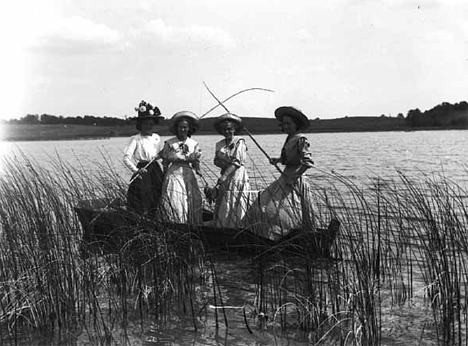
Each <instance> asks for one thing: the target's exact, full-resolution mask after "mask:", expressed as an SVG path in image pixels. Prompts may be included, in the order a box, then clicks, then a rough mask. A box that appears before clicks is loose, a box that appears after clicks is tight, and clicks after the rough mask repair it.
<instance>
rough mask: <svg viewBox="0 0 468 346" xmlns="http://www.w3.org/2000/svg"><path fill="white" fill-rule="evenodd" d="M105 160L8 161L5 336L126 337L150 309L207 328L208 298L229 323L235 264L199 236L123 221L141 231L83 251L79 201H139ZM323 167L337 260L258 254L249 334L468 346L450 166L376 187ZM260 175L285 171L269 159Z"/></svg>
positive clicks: (322, 221)
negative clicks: (229, 277)
mask: <svg viewBox="0 0 468 346" xmlns="http://www.w3.org/2000/svg"><path fill="white" fill-rule="evenodd" d="M102 162H103V165H102V166H101V167H96V168H95V169H93V170H92V171H89V170H86V169H85V168H84V167H81V168H77V165H73V166H71V165H69V164H66V163H64V162H63V161H61V160H60V159H57V160H55V161H53V163H52V164H51V165H50V166H49V169H48V170H46V169H44V168H41V167H42V165H40V164H38V163H36V162H34V161H32V160H30V159H28V158H25V157H18V158H16V159H15V160H10V161H8V160H7V161H6V162H5V163H4V165H5V166H4V169H3V171H4V172H5V173H4V176H3V177H2V178H1V179H0V217H1V229H0V232H1V242H0V297H1V298H0V324H1V326H2V328H3V330H4V333H2V334H1V337H2V339H0V341H2V342H5V343H6V342H9V341H11V340H17V339H21V336H22V335H25V333H24V328H25V327H27V328H30V329H33V330H36V331H40V332H41V333H42V334H43V335H54V339H53V342H54V343H57V344H58V343H60V342H63V343H73V342H74V341H76V340H77V339H78V338H80V339H82V338H83V335H84V336H86V340H87V341H86V342H91V343H95V344H125V343H128V342H129V340H130V339H131V337H132V335H135V332H134V331H135V330H140V332H141V333H143V332H144V328H145V321H146V320H148V319H151V320H157V321H159V322H161V323H162V325H163V326H164V324H165V323H169V322H168V321H170V319H171V318H173V317H174V316H186V317H188V318H189V319H190V320H192V322H193V329H194V330H197V326H199V324H200V317H201V315H202V314H205V317H206V316H208V305H209V304H208V303H212V305H214V306H217V307H219V309H215V310H214V314H215V316H214V319H215V321H216V328H220V326H221V325H222V324H224V325H225V326H226V328H227V326H228V325H229V323H230V321H229V315H227V314H226V311H227V307H225V304H226V297H225V293H226V292H225V289H224V288H223V287H222V282H221V281H220V279H219V277H220V275H219V274H220V273H222V267H219V263H218V262H217V259H216V256H214V255H212V254H210V255H207V253H206V251H205V249H204V248H203V246H202V244H201V243H200V242H199V241H197V240H196V239H193V238H192V237H188V236H187V235H186V234H184V233H183V232H180V231H177V230H174V229H170V228H168V227H164V226H162V225H161V224H158V223H157V222H155V221H154V220H151V219H141V218H140V219H141V220H140V219H139V220H140V221H139V222H138V223H134V222H129V223H125V222H122V224H121V226H120V227H119V229H117V230H115V232H117V233H115V236H116V237H117V235H118V234H127V235H128V234H130V235H131V236H127V237H124V239H125V240H124V242H123V243H120V244H119V251H115V253H113V254H109V253H107V254H106V253H104V252H102V253H99V252H96V251H95V249H91V248H89V249H86V248H84V249H83V248H82V247H80V244H81V243H82V242H81V240H82V237H83V233H82V232H83V231H82V229H81V226H80V223H79V220H78V219H77V216H76V214H75V212H74V209H73V208H74V207H75V206H76V205H78V204H79V203H84V201H89V200H93V199H97V198H99V199H101V200H103V201H104V202H103V206H104V207H106V208H107V209H112V208H113V206H114V205H115V204H119V203H121V201H122V200H124V197H125V193H126V188H127V183H126V182H125V181H122V180H121V178H120V177H119V176H118V175H117V174H116V173H115V171H114V170H113V169H112V167H110V166H109V164H108V163H107V161H106V160H105V159H103V160H102ZM204 168H205V170H204V175H205V179H206V180H208V181H210V182H214V181H215V179H216V176H217V173H216V172H214V171H213V170H209V169H208V168H207V167H204ZM320 174H321V179H320V180H314V176H313V175H312V176H311V183H312V187H311V191H310V193H311V195H312V196H313V199H314V218H315V222H316V224H317V225H318V226H319V227H325V228H326V226H327V225H328V223H329V221H330V219H332V218H336V219H338V220H339V221H340V223H341V228H340V233H339V236H338V239H337V241H336V242H335V243H334V244H333V246H332V248H331V251H330V256H328V257H323V258H320V257H319V258H316V257H314V256H313V254H311V253H308V252H301V253H297V254H295V256H290V257H289V256H285V255H280V256H278V255H274V254H272V255H270V254H269V253H268V255H267V256H255V257H253V259H252V260H251V267H252V268H253V271H254V273H255V275H254V278H253V279H254V282H255V299H253V300H252V301H249V302H245V304H244V305H242V306H241V308H242V309H239V313H240V314H243V316H242V319H243V320H245V325H246V326H247V328H248V329H249V331H250V332H252V333H256V332H257V331H258V330H259V329H260V330H263V329H265V328H266V329H267V330H269V331H271V332H272V333H276V332H281V333H288V332H290V331H291V330H294V331H297V335H299V334H300V335H301V337H302V340H303V341H304V343H308V344H312V345H330V344H333V345H385V344H405V345H467V344H468V342H467V336H466V330H467V323H468V319H467V310H466V309H467V304H466V296H467V291H468V286H467V282H468V280H467V279H468V272H467V253H468V240H467V237H466V230H467V223H468V208H467V198H468V197H467V196H468V193H467V190H466V187H463V186H459V185H458V184H457V183H456V182H454V181H450V180H449V179H447V178H446V177H444V176H438V175H432V176H430V175H420V176H419V177H418V178H417V179H416V178H412V177H408V176H406V175H404V174H403V173H400V176H399V179H396V180H389V179H385V178H384V177H378V176H377V177H370V179H369V181H370V182H369V183H367V182H366V183H362V182H356V181H355V180H352V179H349V178H347V177H344V176H341V175H339V174H336V173H328V172H320ZM251 177H255V178H256V184H258V186H259V185H261V184H262V183H266V182H267V181H268V180H271V177H270V178H268V177H265V175H264V174H262V173H261V170H260V169H259V170H258V171H257V170H256V171H255V172H253V173H252V174H251ZM254 186H255V187H257V185H254ZM206 206H207V205H206ZM208 207H209V205H208ZM155 230H156V231H155ZM87 250H89V251H87ZM276 250H278V253H281V251H280V250H281V249H276ZM246 306H251V308H250V310H249V314H248V316H249V317H248V318H247V314H246ZM400 317H401V318H400ZM255 325H256V326H257V327H258V329H255V328H251V327H252V326H255Z"/></svg>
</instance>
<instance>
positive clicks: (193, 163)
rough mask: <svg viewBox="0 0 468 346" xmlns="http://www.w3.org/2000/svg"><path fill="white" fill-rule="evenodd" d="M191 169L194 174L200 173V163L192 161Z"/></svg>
mask: <svg viewBox="0 0 468 346" xmlns="http://www.w3.org/2000/svg"><path fill="white" fill-rule="evenodd" d="M192 168H193V169H194V170H195V172H197V173H199V172H200V161H193V162H192Z"/></svg>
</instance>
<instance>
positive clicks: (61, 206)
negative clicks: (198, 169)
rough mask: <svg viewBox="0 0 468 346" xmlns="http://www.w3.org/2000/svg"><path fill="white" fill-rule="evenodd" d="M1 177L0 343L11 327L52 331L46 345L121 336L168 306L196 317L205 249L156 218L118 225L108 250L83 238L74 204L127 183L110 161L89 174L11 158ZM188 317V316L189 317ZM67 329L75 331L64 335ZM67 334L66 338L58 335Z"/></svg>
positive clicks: (118, 194) (108, 199)
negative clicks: (114, 244)
mask: <svg viewBox="0 0 468 346" xmlns="http://www.w3.org/2000/svg"><path fill="white" fill-rule="evenodd" d="M3 164H4V172H5V173H4V175H3V176H2V177H1V178H0V217H1V226H0V237H1V241H0V297H1V298H0V325H1V326H2V330H6V333H7V334H8V336H5V335H3V333H2V338H3V336H5V338H4V340H5V342H6V341H7V340H11V339H12V338H13V340H15V338H17V337H18V335H20V336H21V335H22V336H23V337H24V336H25V335H27V333H26V332H22V333H19V334H18V333H15V331H17V330H19V329H22V330H23V329H24V328H26V330H29V331H31V330H33V331H34V330H36V331H39V332H40V333H41V334H43V335H46V336H47V335H53V338H52V339H51V341H50V342H51V343H60V342H67V343H72V342H73V340H70V338H71V339H74V338H75V339H76V337H77V336H78V335H81V336H82V335H87V338H88V339H89V340H90V342H92V343H96V344H122V343H126V342H127V341H128V335H127V332H128V328H127V327H128V325H129V323H130V322H131V321H136V320H138V319H140V321H142V323H143V321H144V319H145V318H146V317H147V316H149V315H151V316H156V317H157V319H158V320H160V321H164V320H166V319H167V318H168V317H169V316H171V312H173V311H185V312H186V313H188V314H190V315H192V316H195V310H194V307H193V306H192V305H191V301H192V299H193V297H194V295H195V286H196V283H198V282H199V279H200V273H201V272H204V271H205V270H204V269H203V268H204V267H203V266H204V262H203V260H201V258H203V256H204V252H203V247H202V246H201V245H200V244H199V242H197V241H196V240H193V239H191V238H189V237H187V236H186V235H184V234H182V233H181V232H177V231H176V230H172V229H167V227H163V226H161V225H160V224H158V223H157V222H156V221H154V220H147V221H146V222H142V223H140V224H137V225H135V224H133V223H128V224H125V223H124V224H122V225H121V229H120V230H119V231H121V232H127V233H131V234H132V235H133V236H132V237H127V238H126V239H127V240H126V241H125V243H123V244H121V245H122V246H121V249H120V250H119V251H117V252H116V253H114V254H105V253H99V252H96V247H92V246H91V245H89V246H91V247H89V248H88V245H86V244H83V232H82V229H81V226H80V222H79V220H78V218H77V215H76V213H75V210H74V207H76V206H77V205H79V204H80V203H82V202H83V201H90V200H95V199H99V200H101V201H102V202H101V203H102V204H103V205H104V206H106V207H107V208H108V209H112V206H113V205H114V204H116V203H117V202H118V201H119V200H124V197H125V189H126V184H125V183H124V182H123V181H122V180H120V179H119V178H118V177H117V176H116V175H115V174H114V172H113V171H112V170H109V169H108V167H105V166H103V167H97V168H98V169H96V170H95V171H94V172H92V171H91V172H90V171H89V170H86V171H80V170H78V169H77V168H76V166H70V165H69V164H67V163H65V162H63V161H61V160H60V159H58V160H55V161H51V163H50V165H49V166H48V169H45V168H44V166H43V165H40V164H38V163H36V162H34V161H32V160H31V159H29V158H27V157H24V156H18V157H16V158H14V159H10V160H6V161H5V162H4V163H3ZM193 320H195V319H194V318H193ZM72 335H74V337H73V336H72ZM64 339H66V340H64Z"/></svg>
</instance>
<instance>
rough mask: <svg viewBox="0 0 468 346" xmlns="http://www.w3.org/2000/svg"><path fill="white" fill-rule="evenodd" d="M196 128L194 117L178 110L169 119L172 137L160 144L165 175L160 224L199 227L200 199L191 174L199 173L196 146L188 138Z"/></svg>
mask: <svg viewBox="0 0 468 346" xmlns="http://www.w3.org/2000/svg"><path fill="white" fill-rule="evenodd" d="M197 129H198V118H197V116H196V115H195V114H194V113H192V112H189V111H181V112H178V113H176V114H174V116H173V117H172V119H171V124H170V125H169V130H170V131H171V132H172V133H173V134H175V137H173V138H171V139H169V140H167V141H166V142H165V143H164V148H163V150H162V152H161V157H162V159H163V167H164V172H165V177H164V183H163V187H162V196H161V208H160V210H159V212H160V217H161V219H162V220H164V221H169V222H174V223H184V224H192V225H199V224H202V222H203V221H202V197H201V192H200V189H199V187H198V183H197V179H196V177H195V174H194V171H195V172H199V171H200V157H201V150H200V146H199V145H198V143H197V142H196V141H194V140H193V139H192V138H191V136H192V135H193V134H194V133H195V132H196V131H197Z"/></svg>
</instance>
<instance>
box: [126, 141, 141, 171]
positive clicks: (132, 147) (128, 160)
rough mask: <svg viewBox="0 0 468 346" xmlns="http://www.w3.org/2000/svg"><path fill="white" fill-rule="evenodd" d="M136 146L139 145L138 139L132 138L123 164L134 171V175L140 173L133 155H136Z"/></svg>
mask: <svg viewBox="0 0 468 346" xmlns="http://www.w3.org/2000/svg"><path fill="white" fill-rule="evenodd" d="M136 144H137V141H136V139H135V138H134V137H132V138H130V141H129V142H128V145H127V147H126V148H125V149H124V157H123V162H124V164H125V166H127V167H128V168H129V169H130V170H131V171H132V173H135V172H137V171H138V168H137V166H136V165H135V163H134V162H133V154H134V153H135V149H136Z"/></svg>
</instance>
